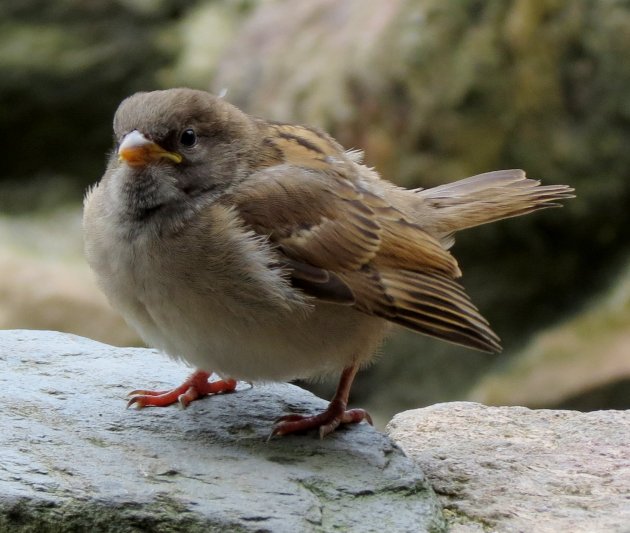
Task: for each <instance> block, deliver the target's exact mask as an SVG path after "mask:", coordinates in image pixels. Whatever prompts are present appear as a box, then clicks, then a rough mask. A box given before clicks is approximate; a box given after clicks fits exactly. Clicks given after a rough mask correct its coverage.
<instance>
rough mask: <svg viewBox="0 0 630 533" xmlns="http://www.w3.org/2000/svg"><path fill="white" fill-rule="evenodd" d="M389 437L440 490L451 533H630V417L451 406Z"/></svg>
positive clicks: (406, 421) (410, 419) (410, 416)
mask: <svg viewBox="0 0 630 533" xmlns="http://www.w3.org/2000/svg"><path fill="white" fill-rule="evenodd" d="M388 431H389V435H390V436H391V437H392V438H393V439H394V440H395V441H396V442H397V443H398V444H399V445H400V446H401V447H402V449H403V450H404V451H405V452H406V453H407V454H408V455H409V456H410V457H412V458H413V459H414V461H416V463H418V465H419V466H420V467H421V468H422V469H423V471H424V472H425V473H426V475H427V478H428V479H429V481H430V483H431V485H432V487H433V489H434V490H435V491H436V492H437V494H438V496H439V497H440V499H441V500H442V504H443V505H444V507H445V514H446V515H447V517H448V518H449V521H450V525H451V528H450V529H451V531H453V532H461V533H463V532H466V533H473V532H476V531H499V532H528V531H536V532H538V533H546V532H549V533H551V532H553V533H556V532H559V531H571V532H572V533H579V532H584V533H586V532H589V533H592V532H595V531H597V532H616V533H627V532H628V531H630V447H629V446H628V443H629V442H630V412H628V411H599V412H592V413H581V412H575V411H553V410H530V409H526V408H524V407H486V406H483V405H480V404H475V403H465V402H457V403H445V404H437V405H434V406H432V407H428V408H425V409H417V410H413V411H406V412H403V413H400V414H398V415H396V416H395V417H394V419H393V420H392V421H391V422H390V424H389V426H388Z"/></svg>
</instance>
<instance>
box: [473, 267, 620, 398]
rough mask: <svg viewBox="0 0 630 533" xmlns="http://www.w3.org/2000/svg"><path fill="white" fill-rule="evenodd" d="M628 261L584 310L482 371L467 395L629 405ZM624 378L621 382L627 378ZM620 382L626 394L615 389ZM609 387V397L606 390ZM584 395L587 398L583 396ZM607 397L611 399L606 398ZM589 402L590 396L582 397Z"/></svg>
mask: <svg viewBox="0 0 630 533" xmlns="http://www.w3.org/2000/svg"><path fill="white" fill-rule="evenodd" d="M628 354H630V264H628V266H627V267H626V269H625V272H624V273H623V274H622V276H620V278H619V279H618V280H617V281H616V283H615V284H614V286H613V288H612V290H610V291H609V293H608V294H607V295H606V296H605V297H604V298H600V299H599V300H598V301H596V302H593V303H592V304H591V305H590V306H589V307H588V308H587V309H586V310H584V311H582V312H581V313H579V314H577V315H576V316H574V317H573V318H571V319H569V320H567V321H566V322H565V323H563V324H560V325H558V326H555V327H552V328H548V329H547V330H545V331H543V332H542V333H540V334H538V335H536V336H535V337H534V338H533V339H532V341H531V342H530V343H529V345H528V346H527V347H526V348H525V349H524V350H523V351H522V352H520V353H519V354H517V355H516V356H515V357H514V358H513V359H512V360H511V361H510V362H509V363H508V364H507V365H501V366H499V367H498V368H497V370H496V371H494V372H491V373H489V374H488V375H486V376H484V377H483V379H481V380H480V382H479V383H478V384H477V385H476V386H475V387H474V388H473V390H472V391H471V393H470V395H469V398H470V399H471V400H473V401H478V402H481V403H485V404H488V403H490V404H494V405H506V404H507V405H527V406H529V407H549V406H558V405H562V404H564V403H565V402H566V403H568V404H578V405H579V398H580V397H584V396H585V395H588V394H590V393H591V391H595V390H598V391H600V392H599V393H598V398H597V403H595V404H594V405H593V404H592V403H591V404H590V405H591V407H590V408H591V409H592V408H600V409H601V408H602V407H609V408H617V409H628V408H630V388H628V387H629V385H630V357H629V356H628ZM624 382H625V383H626V384H625V386H623V383H624ZM617 384H619V387H621V391H623V390H625V394H616V393H615V392H614V391H615V390H616V385H617ZM604 389H608V390H609V391H610V393H609V394H608V399H607V398H606V397H605V396H604ZM585 400H586V399H585ZM606 402H609V403H606ZM582 405H584V406H585V407H588V405H589V404H588V402H586V401H584V402H583V403H582Z"/></svg>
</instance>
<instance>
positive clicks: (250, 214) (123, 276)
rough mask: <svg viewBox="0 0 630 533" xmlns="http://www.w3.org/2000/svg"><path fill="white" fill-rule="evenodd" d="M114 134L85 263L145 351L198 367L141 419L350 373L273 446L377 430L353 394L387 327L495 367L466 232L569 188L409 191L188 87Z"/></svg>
mask: <svg viewBox="0 0 630 533" xmlns="http://www.w3.org/2000/svg"><path fill="white" fill-rule="evenodd" d="M114 135H115V140H116V148H115V150H114V151H113V153H112V155H111V157H110V159H109V163H108V166H107V170H106V172H105V174H104V175H103V177H102V179H101V181H100V183H98V184H97V185H96V186H94V187H93V188H92V189H91V190H90V191H88V193H87V195H86V198H85V205H84V208H85V209H84V221H83V223H84V232H85V250H86V254H87V259H88V261H89V263H90V266H91V267H92V269H93V270H94V272H95V273H96V277H97V280H98V283H99V285H100V287H101V288H102V290H103V291H104V292H105V294H106V295H107V297H108V298H109V300H110V302H111V303H112V305H113V306H114V307H115V308H116V309H118V310H119V311H120V312H121V313H122V315H123V316H124V317H125V318H126V320H127V321H128V322H129V323H130V324H131V325H132V326H133V327H135V328H136V329H137V330H138V332H139V333H140V335H142V337H143V338H144V339H145V341H146V342H147V343H148V344H149V345H151V346H154V347H156V348H158V349H160V350H163V351H164V352H166V353H167V354H169V355H170V356H172V357H175V358H180V359H183V360H184V361H186V362H187V363H189V364H191V365H194V366H195V367H196V368H198V370H197V371H196V372H194V373H193V374H192V375H191V376H190V377H189V378H188V379H187V380H186V381H185V383H184V384H183V385H182V386H180V387H177V388H175V389H173V390H172V391H144V390H140V391H134V392H133V393H131V395H132V398H131V400H130V402H129V404H130V405H135V406H138V407H143V406H163V405H169V404H172V403H175V402H177V401H179V402H180V403H181V405H182V406H186V405H187V404H188V403H189V402H191V401H193V400H195V399H196V398H198V397H200V396H204V395H207V394H213V393H220V392H228V391H232V390H234V388H235V387H236V381H235V380H236V379H242V380H249V381H257V380H264V381H278V380H290V379H295V378H309V377H313V376H321V375H324V374H333V373H341V379H340V381H339V386H338V389H337V392H336V393H335V396H334V397H333V399H332V401H331V402H330V405H329V407H328V408H327V409H326V410H325V411H324V412H322V413H320V414H317V415H314V416H306V415H298V414H289V415H287V416H284V417H281V418H280V419H278V421H277V422H276V424H275V426H274V428H273V431H272V434H274V435H285V434H288V433H294V432H299V431H303V430H307V429H318V430H319V433H320V436H322V437H323V436H324V435H326V434H328V433H330V432H332V431H334V430H335V428H336V427H337V426H339V425H340V424H345V423H355V422H360V421H362V420H368V421H370V418H369V415H368V414H367V413H366V412H365V411H364V410H362V409H351V410H347V409H346V406H347V402H348V395H349V391H350V387H351V384H352V381H353V379H354V376H355V374H356V372H357V370H358V369H359V368H360V367H361V366H362V365H365V364H366V363H368V362H369V361H370V360H371V359H372V357H373V355H374V352H375V351H376V350H377V348H378V346H379V345H380V343H381V342H382V340H383V338H384V336H385V335H386V333H387V331H388V329H389V326H390V324H391V323H394V324H400V325H402V326H404V327H407V328H410V329H412V330H414V331H417V332H419V333H424V334H426V335H431V336H433V337H437V338H439V339H443V340H446V341H449V342H453V343H457V344H461V345H464V346H467V347H470V348H475V349H477V350H483V351H488V352H499V351H500V349H501V348H500V344H499V338H498V337H497V335H496V334H495V333H494V332H493V331H492V330H491V329H490V326H489V325H488V322H487V321H486V320H485V319H484V318H483V317H482V316H481V314H480V313H479V311H478V310H477V308H476V307H475V306H474V305H473V304H472V302H471V301H470V299H469V298H468V296H467V295H466V293H465V292H464V289H463V288H462V286H461V285H460V284H459V283H458V282H457V281H456V279H457V278H459V277H460V275H461V272H460V270H459V267H458V265H457V261H456V260H455V258H454V257H453V256H452V255H451V254H450V253H449V251H448V249H449V248H450V247H451V245H452V244H453V234H454V233H455V232H456V231H459V230H462V229H465V228H469V227H472V226H477V225H479V224H484V223H487V222H492V221H495V220H499V219H503V218H507V217H512V216H517V215H522V214H525V213H529V212H531V211H535V210H538V209H543V208H547V207H554V206H558V205H559V204H558V201H559V200H562V199H565V198H571V197H572V194H571V192H572V191H573V189H571V188H570V187H567V186H564V185H551V186H540V185H539V182H538V181H533V180H530V179H527V178H526V177H525V173H524V172H523V171H522V170H499V171H496V172H488V173H486V174H481V175H478V176H473V177H471V178H467V179H464V180H461V181H457V182H455V183H449V184H446V185H441V186H438V187H434V188H432V189H426V190H425V189H415V190H407V189H403V188H400V187H397V186H395V185H393V184H392V183H390V182H388V181H385V180H383V179H381V178H380V177H379V175H378V174H377V173H376V172H375V171H374V170H372V169H369V168H367V167H366V166H364V165H363V164H362V163H361V154H360V153H359V152H356V151H344V149H343V148H342V147H341V146H340V145H339V144H338V143H337V142H335V140H334V139H332V138H331V137H330V136H329V135H327V134H326V133H323V132H321V131H319V130H317V129H314V128H309V127H305V126H297V125H291V124H280V123H276V122H267V121H265V120H261V119H259V118H254V117H251V116H249V115H247V114H245V113H243V112H242V111H240V110H239V109H237V108H236V107H234V106H233V105H230V104H229V103H227V102H226V101H224V100H222V99H220V98H217V97H215V96H213V95H211V94H209V93H206V92H202V91H196V90H191V89H171V90H165V91H154V92H146V93H137V94H135V95H133V96H130V97H129V98H127V99H126V100H124V101H123V102H122V103H121V104H120V107H119V108H118V111H117V112H116V115H115V117H114ZM211 372H216V373H217V375H218V376H220V379H216V380H214V381H209V377H210V375H211Z"/></svg>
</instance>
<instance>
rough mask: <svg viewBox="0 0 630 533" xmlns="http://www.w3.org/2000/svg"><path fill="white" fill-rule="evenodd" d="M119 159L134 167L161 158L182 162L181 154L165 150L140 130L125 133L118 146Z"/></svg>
mask: <svg viewBox="0 0 630 533" xmlns="http://www.w3.org/2000/svg"><path fill="white" fill-rule="evenodd" d="M118 159H119V160H120V161H124V162H125V163H127V164H128V165H130V166H132V167H142V166H145V165H148V164H149V163H152V162H155V161H159V160H160V159H170V160H171V161H173V162H174V163H181V162H182V156H181V155H179V154H177V153H175V152H168V151H167V150H164V148H162V147H161V146H159V145H157V144H155V143H154V142H152V141H150V140H149V139H147V138H146V137H145V136H144V135H142V133H140V132H139V131H138V130H133V131H132V132H130V133H128V134H127V135H125V137H124V138H123V140H122V142H121V143H120V146H119V147H118Z"/></svg>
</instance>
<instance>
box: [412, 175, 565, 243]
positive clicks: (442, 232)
mask: <svg viewBox="0 0 630 533" xmlns="http://www.w3.org/2000/svg"><path fill="white" fill-rule="evenodd" d="M415 194H416V195H417V196H418V199H419V200H420V202H419V205H418V214H419V218H420V219H421V220H420V222H421V223H422V224H423V225H424V226H425V227H427V228H428V226H430V228H431V233H432V234H433V235H436V236H439V238H440V239H441V240H442V242H443V244H445V245H446V246H450V244H452V241H453V237H452V236H453V234H454V233H455V232H457V231H460V230H462V229H466V228H471V227H474V226H479V225H481V224H486V223H488V222H494V221H495V220H501V219H503V218H509V217H515V216H519V215H524V214H527V213H531V212H532V211H537V210H539V209H546V208H548V207H561V205H562V204H561V203H560V201H561V200H564V199H567V198H573V197H574V195H573V189H572V188H571V187H569V186H567V185H540V182H539V181H537V180H532V179H528V178H526V177H525V172H524V171H522V170H516V169H512V170H496V171H494V172H487V173H485V174H479V175H477V176H472V177H470V178H466V179H463V180H460V181H456V182H454V183H447V184H444V185H439V186H438V187H433V188H431V189H418V190H416V191H415Z"/></svg>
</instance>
